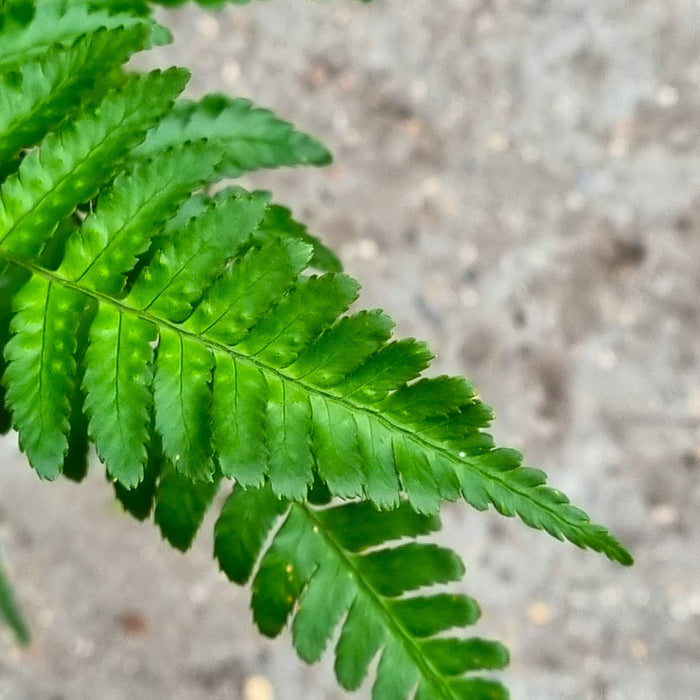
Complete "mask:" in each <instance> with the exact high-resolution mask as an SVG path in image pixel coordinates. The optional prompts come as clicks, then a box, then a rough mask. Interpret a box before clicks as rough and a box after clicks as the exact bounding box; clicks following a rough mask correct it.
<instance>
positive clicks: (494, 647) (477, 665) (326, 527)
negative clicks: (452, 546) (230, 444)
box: [214, 487, 508, 700]
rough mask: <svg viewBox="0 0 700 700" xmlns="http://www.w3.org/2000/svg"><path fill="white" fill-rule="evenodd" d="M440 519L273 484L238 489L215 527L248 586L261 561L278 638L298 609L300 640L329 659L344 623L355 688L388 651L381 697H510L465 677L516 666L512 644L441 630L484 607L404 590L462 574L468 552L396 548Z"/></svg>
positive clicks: (222, 555) (261, 588)
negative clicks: (309, 500) (325, 501)
mask: <svg viewBox="0 0 700 700" xmlns="http://www.w3.org/2000/svg"><path fill="white" fill-rule="evenodd" d="M280 521H282V525H281V526H280V527H279V528H278V529H276V528H277V526H278V525H279V523H280ZM439 527H440V521H439V519H438V517H437V516H425V515H419V514H417V513H416V512H415V511H414V510H413V509H411V508H410V507H408V505H407V504H405V503H404V504H402V505H401V506H400V507H399V508H397V509H396V510H393V511H388V512H387V511H384V512H381V511H377V510H375V509H374V508H373V507H372V506H371V505H370V504H368V503H349V504H346V505H341V506H332V507H328V506H325V507H320V508H316V507H312V506H310V505H291V506H290V505H289V504H285V503H284V502H283V501H279V500H278V499H277V498H276V497H275V496H274V494H273V493H272V490H271V489H270V488H269V487H263V488H261V489H247V490H244V489H242V488H241V487H235V488H234V491H233V493H232V494H231V496H229V498H228V500H227V501H226V503H225V505H224V507H223V510H222V512H221V515H220V516H219V519H218V520H217V523H216V526H215V544H214V554H215V556H216V557H217V559H218V560H219V564H220V566H221V568H222V570H223V571H224V572H225V573H226V575H227V576H228V577H229V578H230V579H231V580H232V581H234V582H236V583H239V584H242V583H245V582H247V581H248V580H249V579H250V578H251V576H253V571H254V570H255V569H257V572H256V573H255V575H254V577H253V583H252V589H253V596H252V609H253V616H254V619H255V622H256V624H257V626H258V627H259V629H260V631H261V632H262V633H263V634H266V635H268V636H276V635H277V634H279V632H280V631H281V630H282V628H283V627H284V625H285V624H286V623H287V621H288V619H289V618H290V616H293V623H292V636H293V641H294V646H295V648H296V650H297V653H298V654H299V656H301V658H302V659H304V660H305V661H307V662H309V663H311V662H314V661H317V660H318V659H319V658H320V657H321V655H322V654H323V651H324V649H325V648H326V646H327V645H328V642H329V641H330V639H331V637H332V636H333V634H334V632H335V630H336V628H337V627H341V632H340V636H339V639H338V642H337V645H336V649H335V657H336V661H335V670H336V675H337V677H338V680H339V682H340V684H341V685H342V686H343V687H344V688H346V689H348V690H354V689H356V688H358V687H359V686H360V684H361V683H362V681H363V680H364V678H365V676H366V675H367V673H368V667H369V665H370V663H371V662H372V660H373V658H374V657H375V656H376V655H377V654H381V656H380V660H379V664H378V667H377V672H376V679H375V681H374V687H373V692H372V696H373V697H374V698H376V699H377V700H382V699H384V698H386V699H387V700H401V698H408V697H412V696H413V695H412V691H414V690H415V692H416V696H415V697H419V698H423V699H424V700H427V699H428V698H472V699H474V698H476V699H478V698H484V699H486V698H506V697H507V693H506V691H505V689H504V688H503V687H502V686H501V685H500V684H499V683H496V682H495V681H491V680H486V679H482V678H478V677H462V676H463V674H465V673H467V672H470V671H478V670H494V669H500V668H503V667H504V666H505V665H507V663H508V653H507V651H506V650H505V648H504V647H503V646H502V645H501V644H499V643H497V642H492V641H487V640H483V639H478V638H472V639H460V638H455V637H439V638H435V635H437V634H440V633H442V632H444V631H446V630H448V629H450V628H452V627H462V626H466V625H471V624H473V623H474V622H475V621H476V620H477V619H478V617H479V614H480V613H479V608H478V606H477V605H476V603H475V602H474V601H473V600H472V599H470V598H468V597H466V596H464V595H453V594H446V593H434V594H427V593H426V592H425V591H423V590H422V591H421V594H420V595H419V596H411V597H408V596H405V595H404V594H406V593H410V592H413V591H416V590H418V589H423V588H424V587H426V586H433V585H435V584H438V583H448V582H450V581H456V580H458V579H459V578H461V576H462V574H463V573H464V567H463V565H462V562H461V561H460V559H459V558H458V557H457V555H456V554H455V553H454V552H452V551H450V550H448V549H444V548H441V547H437V546H435V545H431V544H422V543H417V542H415V541H411V542H408V543H401V544H399V545H398V546H392V547H385V546H384V545H386V544H387V543H388V542H390V541H392V540H403V539H405V538H411V539H412V540H415V538H416V537H418V536H420V535H426V534H430V533H431V532H434V531H435V530H437V529H439ZM275 530H276V531H275ZM273 531H275V532H274V535H273V536H272V539H271V540H270V541H269V542H268V537H269V534H270V533H271V532H273ZM380 546H381V547H382V548H381V549H377V547H380ZM258 560H259V562H258ZM256 562H258V564H257V567H256ZM331 591H332V594H330V593H329V592H331ZM343 618H344V619H343ZM341 621H342V622H341Z"/></svg>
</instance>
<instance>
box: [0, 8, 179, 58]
mask: <svg viewBox="0 0 700 700" xmlns="http://www.w3.org/2000/svg"><path fill="white" fill-rule="evenodd" d="M141 5H143V4H142V3H141ZM28 6H31V13H27V12H26V11H25V8H26V7H28ZM17 7H20V8H22V12H19V13H16V12H13V9H16V8H17ZM144 9H145V8H143V6H142V7H141V8H140V11H138V10H139V8H138V5H137V3H136V2H134V3H132V4H131V6H130V7H129V3H125V2H115V1H114V0H98V1H97V2H95V1H94V0H40V1H38V2H32V3H28V2H26V1H25V0H5V5H4V6H3V8H1V9H0V70H3V69H5V68H7V67H8V66H13V65H14V64H18V63H21V62H24V61H27V60H29V59H31V58H34V57H37V56H43V55H44V54H45V53H46V52H47V51H49V50H51V49H52V48H53V47H54V46H55V45H57V44H60V45H65V46H68V45H71V44H73V43H74V42H75V41H76V39H78V37H80V36H82V35H85V34H91V33H93V32H96V31H98V30H99V29H100V28H102V29H115V28H117V27H124V28H129V27H134V26H146V27H147V28H148V32H149V37H150V42H149V43H150V44H164V43H167V41H169V39H170V33H169V32H168V31H167V30H166V29H165V28H164V27H161V26H160V25H158V24H156V23H155V22H154V21H153V20H151V19H149V18H148V17H147V16H146V15H145V12H144ZM125 10H128V11H125Z"/></svg>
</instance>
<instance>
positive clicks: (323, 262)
mask: <svg viewBox="0 0 700 700" xmlns="http://www.w3.org/2000/svg"><path fill="white" fill-rule="evenodd" d="M258 230H259V231H260V233H261V234H264V235H265V236H268V237H269V236H272V237H279V236H291V237H293V238H295V239H296V240H299V241H301V242H302V243H307V244H308V245H310V246H311V247H312V248H313V251H314V254H313V257H312V258H311V263H310V264H311V267H315V268H316V269H317V270H321V271H322V272H342V271H343V264H342V263H341V262H340V259H339V258H338V256H337V255H336V254H335V253H334V252H333V251H332V250H331V249H330V248H328V247H326V246H325V245H324V244H323V243H322V242H321V241H320V240H319V239H318V238H317V237H316V236H312V235H311V234H310V233H309V232H308V230H307V228H306V226H304V224H300V223H299V222H298V221H295V220H294V219H293V218H292V212H291V211H290V210H289V209H287V207H283V206H280V205H279V204H272V205H270V206H269V207H268V209H267V211H266V212H265V218H264V219H263V220H262V221H261V222H260V226H259V227H258Z"/></svg>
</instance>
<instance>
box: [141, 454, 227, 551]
mask: <svg viewBox="0 0 700 700" xmlns="http://www.w3.org/2000/svg"><path fill="white" fill-rule="evenodd" d="M219 481H220V476H219V475H216V476H214V477H213V478H212V479H211V481H198V482H196V483H194V484H193V483H192V481H191V480H190V479H189V478H188V477H186V476H183V475H182V474H180V473H179V472H178V471H176V470H175V469H174V468H173V467H172V466H171V465H170V464H168V463H167V462H166V463H165V464H164V466H163V469H162V471H161V474H160V479H159V481H158V487H157V489H156V493H155V501H156V508H155V520H156V523H157V525H158V527H159V528H160V531H161V534H162V535H163V537H164V538H165V539H166V540H168V542H170V544H171V545H172V546H173V547H175V548H176V549H179V550H180V551H183V552H184V551H186V550H187V549H189V547H190V545H191V544H192V541H193V540H194V537H195V535H196V534H197V530H198V529H199V527H200V525H201V524H202V520H203V519H204V515H205V513H206V511H207V509H208V508H209V506H210V504H211V502H212V499H213V498H214V496H215V495H216V492H217V490H218V487H219Z"/></svg>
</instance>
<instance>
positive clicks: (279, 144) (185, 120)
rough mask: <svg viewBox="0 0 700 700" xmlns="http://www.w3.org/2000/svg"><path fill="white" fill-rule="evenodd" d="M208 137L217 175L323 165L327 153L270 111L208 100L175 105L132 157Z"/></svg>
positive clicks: (241, 101) (212, 97)
mask: <svg viewBox="0 0 700 700" xmlns="http://www.w3.org/2000/svg"><path fill="white" fill-rule="evenodd" d="M202 138H207V139H209V140H211V141H215V142H216V143H217V145H218V146H219V148H220V149H221V153H222V156H223V157H222V160H221V164H220V166H219V168H220V170H221V173H222V175H225V176H227V177H237V176H238V175H240V174H241V173H243V172H246V171H248V170H257V169H258V168H276V167H279V166H281V165H326V164H328V163H330V161H331V156H330V153H328V151H327V150H326V149H325V148H324V147H323V146H322V145H321V144H320V143H319V142H318V141H316V140H315V139H313V138H311V137H310V136H307V135H306V134H302V133H301V132H299V131H296V130H295V129H294V128H293V127H292V126H291V124H288V123H287V122H285V121H282V120H281V119H278V118H277V117H276V116H275V115H274V114H273V113H272V112H270V111H268V110H266V109H261V108H260V107H255V106H254V105H253V104H252V103H251V102H250V101H249V100H246V99H242V98H238V99H231V98H229V97H226V96H224V95H208V96H207V97H205V98H204V99H202V100H201V101H199V102H192V101H189V100H181V101H179V102H178V103H177V104H176V105H175V107H174V109H173V110H172V111H171V112H170V113H169V114H168V115H167V116H166V117H165V118H164V119H163V120H162V121H161V122H160V123H159V124H158V126H156V127H155V128H154V129H153V130H152V131H151V132H150V133H149V135H148V138H147V139H146V140H145V142H144V143H143V144H142V145H141V146H139V147H138V148H136V149H135V151H134V153H135V155H136V156H137V157H144V156H145V157H149V156H152V155H153V154H154V153H158V152H159V151H161V150H163V149H165V148H171V147H172V146H177V145H182V144H183V143H184V142H186V141H195V140H198V139H202Z"/></svg>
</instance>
